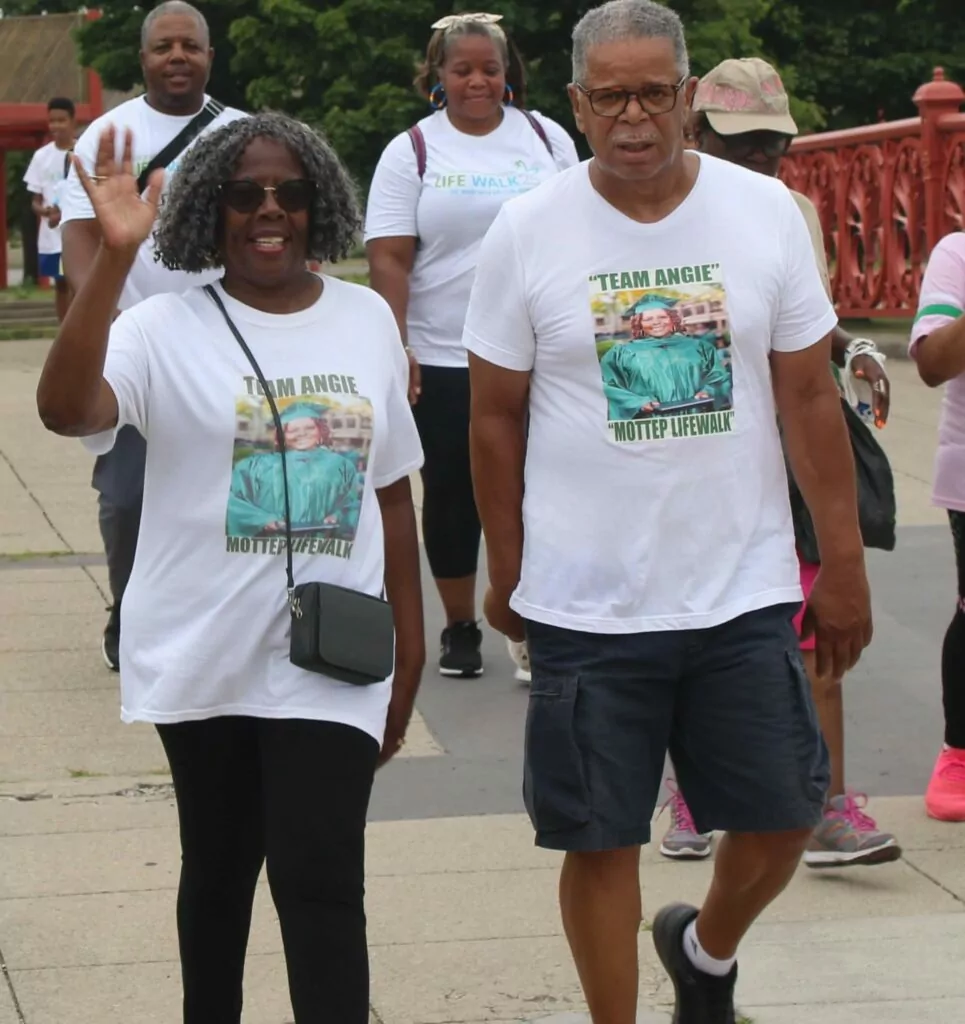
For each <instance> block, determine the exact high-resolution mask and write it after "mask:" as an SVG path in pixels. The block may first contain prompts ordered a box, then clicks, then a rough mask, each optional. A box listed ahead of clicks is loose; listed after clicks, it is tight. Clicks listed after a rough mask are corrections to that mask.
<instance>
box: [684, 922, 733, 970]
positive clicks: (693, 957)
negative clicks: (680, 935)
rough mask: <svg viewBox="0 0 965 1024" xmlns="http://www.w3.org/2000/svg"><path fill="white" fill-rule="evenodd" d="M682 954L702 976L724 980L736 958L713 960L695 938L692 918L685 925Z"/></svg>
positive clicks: (695, 929) (694, 924)
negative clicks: (702, 973) (684, 954)
mask: <svg viewBox="0 0 965 1024" xmlns="http://www.w3.org/2000/svg"><path fill="white" fill-rule="evenodd" d="M684 952H685V953H686V954H687V959H688V960H689V961H690V962H691V963H692V964H693V965H694V967H696V968H697V970H698V971H703V972H704V974H711V975H713V976H714V977H715V978H724V977H726V976H727V975H728V974H730V971H731V968H732V967H733V966H734V964H736V963H737V957H736V956H732V957H731V958H730V959H729V960H715V959H714V957H712V956H711V955H710V954H709V953H708V952H707V950H705V949H704V947H703V946H702V945H701V944H700V939H698V938H697V919H696V918H694V919H693V921H691V922H690V924H688V925H687V928H686V930H685V931H684Z"/></svg>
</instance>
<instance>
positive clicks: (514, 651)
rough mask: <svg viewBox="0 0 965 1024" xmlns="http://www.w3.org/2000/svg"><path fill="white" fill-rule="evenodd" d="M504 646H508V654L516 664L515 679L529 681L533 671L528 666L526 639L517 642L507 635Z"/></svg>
mask: <svg viewBox="0 0 965 1024" xmlns="http://www.w3.org/2000/svg"><path fill="white" fill-rule="evenodd" d="M506 646H507V647H508V648H509V656H510V657H511V658H512V659H513V663H514V664H515V666H516V673H515V676H516V679H518V680H519V681H520V682H521V683H531V682H532V681H533V673H532V671H531V670H530V666H529V648H528V647H527V646H526V641H525V640H523V641H522V642H517V641H515V640H510V639H509V638H508V637H507V639H506Z"/></svg>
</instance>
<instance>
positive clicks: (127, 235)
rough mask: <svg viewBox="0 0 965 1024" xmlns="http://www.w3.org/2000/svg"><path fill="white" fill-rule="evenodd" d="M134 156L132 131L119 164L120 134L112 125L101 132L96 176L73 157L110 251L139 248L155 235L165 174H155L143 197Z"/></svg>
mask: <svg viewBox="0 0 965 1024" xmlns="http://www.w3.org/2000/svg"><path fill="white" fill-rule="evenodd" d="M132 153H133V135H132V134H131V130H130V129H129V128H128V129H127V130H126V131H125V132H124V149H123V156H122V158H121V160H120V162H119V163H118V161H117V142H116V133H115V130H114V127H113V126H109V127H108V128H106V129H105V130H104V131H103V132H101V137H100V139H99V141H98V144H97V160H96V162H95V164H94V173H93V174H88V173H87V171H86V170H85V169H84V167H83V165H82V164H81V162H80V160H79V159H78V158H77V157H76V156H74V157H73V161H74V167H75V169H76V171H77V176H78V178H80V183H81V184H82V185H83V186H84V191H85V192H86V193H87V195H88V196H90V201H91V205H92V206H93V207H94V215H95V216H96V218H97V223H98V224H99V225H100V229H101V238H102V240H103V244H104V246H105V248H107V249H115V250H131V249H137V248H138V246H140V245H141V243H142V242H144V241H145V239H147V238H148V236H149V235H150V234H151V230H152V229H153V227H154V221H155V218H156V217H157V209H158V202H159V201H160V198H161V188H162V186H163V184H164V172H163V171H155V172H154V173H153V174H152V175H151V177H150V179H149V182H148V186H147V191H146V192H145V193H144V195H143V196H141V195H140V193H139V192H138V188H137V178H136V177H135V175H134V164H133V157H132Z"/></svg>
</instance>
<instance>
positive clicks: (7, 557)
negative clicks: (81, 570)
mask: <svg viewBox="0 0 965 1024" xmlns="http://www.w3.org/2000/svg"><path fill="white" fill-rule="evenodd" d="M76 554H77V552H76V551H14V552H12V553H6V552H5V553H4V554H2V555H0V565H2V564H3V563H4V562H30V561H32V560H33V559H35V558H66V557H67V556H68V555H76Z"/></svg>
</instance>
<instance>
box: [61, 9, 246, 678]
mask: <svg viewBox="0 0 965 1024" xmlns="http://www.w3.org/2000/svg"><path fill="white" fill-rule="evenodd" d="M213 57H214V50H213V49H212V48H211V45H210V37H209V33H208V25H207V22H206V21H205V19H204V16H203V15H202V14H201V12H200V11H198V10H197V8H195V7H193V6H192V5H191V4H188V3H183V2H181V0H170V2H168V3H162V4H160V5H159V6H157V7H155V8H154V9H153V10H152V11H151V12H150V14H148V16H147V17H146V18H145V19H144V25H143V27H142V30H141V67H142V69H143V71H144V84H145V93H144V95H142V96H138V97H136V98H135V99H133V100H128V101H127V102H126V103H122V104H120V105H119V106H117V107H115V108H114V109H113V110H111V111H109V112H108V113H107V114H105V115H104V116H103V117H99V118H98V119H97V120H96V121H94V122H93V123H92V124H91V125H90V127H88V128H87V130H86V131H85V132H84V134H83V135H81V137H80V139H79V140H78V142H77V148H76V158H77V159H79V160H80V161H81V162H82V163H83V165H84V167H85V168H86V170H87V171H88V173H90V174H93V173H94V171H95V167H94V162H95V158H96V154H97V145H98V141H99V139H100V136H101V133H102V132H103V131H104V130H105V129H107V128H108V127H109V126H111V125H113V127H114V128H115V130H116V133H117V145H118V149H120V147H121V145H122V144H123V138H124V134H125V132H127V131H130V132H131V134H132V137H133V147H134V149H133V160H134V173H135V174H137V175H139V176H140V175H142V174H143V173H144V172H145V171H146V170H148V169H153V167H152V162H156V158H157V157H158V156H159V155H164V154H165V151H166V150H167V149H168V147H169V146H171V144H172V143H173V142H174V141H175V140H177V139H179V138H180V139H182V140H183V144H182V145H179V146H177V147H175V148H176V149H177V152H171V153H170V156H169V157H168V158H167V159H165V160H164V161H163V167H164V169H165V170H166V172H167V177H168V178H170V176H171V174H172V173H173V172H174V170H175V169H176V168H177V165H178V161H179V159H180V157H181V156H182V155H183V153H184V152H185V150H186V149H187V148H188V147H189V146H190V144H191V141H193V138H197V137H199V136H200V135H202V134H204V133H205V132H208V131H213V130H215V129H217V128H220V127H222V126H223V125H226V124H228V123H229V122H231V121H234V120H235V119H236V118H239V117H245V116H246V115H245V114H244V113H243V112H242V111H240V110H232V109H231V108H223V107H221V105H220V104H217V103H215V102H214V101H212V100H211V98H210V97H209V96H208V95H207V94H206V92H205V88H206V86H207V84H208V79H209V78H210V76H211V62H212V59H213ZM201 115H204V117H203V118H201V121H200V122H196V121H195V118H200V117H201ZM188 129H191V130H192V131H193V132H194V135H193V138H188V137H186V136H185V135H182V133H184V132H185V131H186V130H188ZM62 206H63V214H62V222H63V246H64V272H65V274H66V275H67V279H68V281H69V282H70V285H71V287H72V288H73V290H74V291H77V289H78V288H79V287H80V285H81V284H82V283H83V281H84V279H85V278H86V276H87V274H88V272H89V271H90V268H91V266H92V265H93V262H94V255H95V254H96V252H97V247H98V245H99V244H100V229H99V228H98V225H97V220H96V219H95V217H94V211H93V208H92V207H91V203H90V200H89V199H88V197H87V194H86V192H84V189H83V187H82V186H81V183H80V180H79V179H78V177H77V173H76V171H74V170H72V171H71V173H70V175H69V177H68V178H67V183H66V187H65V189H64V198H63V204H62ZM220 276H221V275H220V272H207V273H206V274H185V273H183V272H181V271H172V270H167V269H165V268H164V267H163V266H161V264H160V263H157V262H156V261H155V259H154V241H153V238H152V239H148V241H146V242H145V243H144V244H143V245H142V246H141V249H140V251H139V253H138V257H137V260H136V261H135V264H134V268H133V269H132V270H131V273H130V275H129V276H128V278H127V282H126V284H125V285H124V291H123V292H122V293H121V299H120V302H119V307H120V310H125V309H128V308H130V307H131V306H133V305H135V304H136V303H138V302H140V301H141V300H142V299H146V298H148V297H149V296H151V295H157V294H160V293H163V292H183V291H184V290H185V289H186V288H189V287H191V286H193V285H196V284H204V283H205V282H206V281H207V280H215V279H216V278H218V277H220ZM144 458H145V445H144V439H143V438H142V437H141V435H140V434H138V433H137V431H135V430H134V429H133V428H130V427H127V428H124V430H122V431H121V432H120V434H119V435H118V438H117V443H116V444H115V445H114V448H113V449H112V450H111V452H110V453H108V454H107V455H103V456H101V457H100V458H98V459H97V461H96V463H95V465H94V477H93V486H94V488H95V490H97V491H98V501H99V517H100V528H101V535H102V537H103V538H104V548H105V551H106V553H107V567H108V572H109V577H110V587H111V596H112V600H113V604H112V607H111V611H110V617H109V618H108V622H107V627H106V629H105V631H104V640H103V645H102V652H103V655H104V661H105V662H106V663H107V666H108V667H109V668H110V669H112V670H114V671H117V668H118V664H119V662H118V646H119V643H120V607H121V599H122V597H123V595H124V588H125V587H126V586H127V580H128V578H129V577H130V574H131V567H132V566H133V564H134V552H135V548H136V546H137V534H138V529H139V525H140V520H141V497H142V494H143V490H144Z"/></svg>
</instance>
